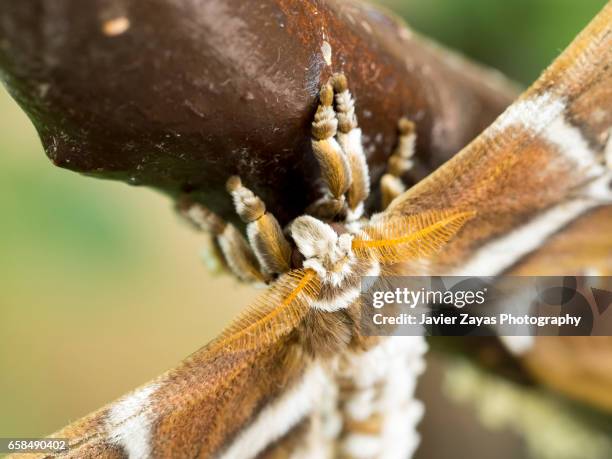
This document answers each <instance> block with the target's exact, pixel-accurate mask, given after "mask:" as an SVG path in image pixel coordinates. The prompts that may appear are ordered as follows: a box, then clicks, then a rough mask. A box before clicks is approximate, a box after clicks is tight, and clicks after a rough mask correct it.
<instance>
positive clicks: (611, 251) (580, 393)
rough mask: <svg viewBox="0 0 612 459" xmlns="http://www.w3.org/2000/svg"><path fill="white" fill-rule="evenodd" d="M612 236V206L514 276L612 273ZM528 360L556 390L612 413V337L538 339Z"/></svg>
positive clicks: (578, 224)
mask: <svg viewBox="0 0 612 459" xmlns="http://www.w3.org/2000/svg"><path fill="white" fill-rule="evenodd" d="M611 235H612V206H604V207H600V208H598V209H594V210H592V211H590V212H588V213H587V214H585V215H583V216H581V217H579V218H578V219H576V221H574V222H572V223H571V224H570V225H568V226H567V227H566V228H564V229H563V231H560V232H559V233H558V234H556V235H554V236H553V237H552V238H551V239H550V240H549V241H548V242H547V243H546V244H545V245H543V246H542V247H540V248H539V249H538V250H536V251H535V252H533V253H532V254H530V255H529V256H527V257H525V259H523V260H521V262H520V263H519V264H517V265H516V266H514V267H513V269H512V270H511V271H510V272H509V273H508V274H509V275H512V276H527V275H529V276H533V275H541V276H557V275H601V276H612V237H611ZM605 279H606V278H602V281H605ZM602 288H606V286H602ZM606 289H608V288H606ZM522 361H523V362H524V363H525V365H526V367H527V369H528V370H529V372H530V373H531V374H532V375H533V376H534V377H535V378H536V379H537V380H539V381H541V382H543V383H545V384H546V385H547V386H549V387H551V388H553V389H554V390H557V391H559V392H561V393H563V394H564V395H566V396H569V397H571V398H574V399H577V400H580V401H582V402H586V403H589V404H591V405H593V406H594V407H595V408H597V409H600V410H602V409H603V410H607V411H609V412H612V390H611V388H612V338H611V337H609V336H588V337H581V336H546V337H544V336H542V337H537V338H536V340H535V342H534V344H533V346H532V347H531V348H530V349H529V350H528V351H527V352H526V353H525V354H524V355H523V356H522Z"/></svg>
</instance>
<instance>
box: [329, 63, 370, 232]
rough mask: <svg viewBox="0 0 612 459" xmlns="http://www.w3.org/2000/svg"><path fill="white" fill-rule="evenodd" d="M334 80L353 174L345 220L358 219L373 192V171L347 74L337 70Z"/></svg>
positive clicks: (340, 125) (340, 135) (342, 143)
mask: <svg viewBox="0 0 612 459" xmlns="http://www.w3.org/2000/svg"><path fill="white" fill-rule="evenodd" d="M332 82H333V87H334V91H335V98H336V117H337V119H338V132H337V134H336V139H337V141H338V143H339V144H340V147H342V150H343V151H344V153H345V155H346V158H347V160H348V164H349V169H350V177H351V181H350V185H349V188H348V191H347V192H346V198H347V204H348V209H347V216H346V220H347V221H355V220H358V219H359V218H361V216H362V215H363V203H364V201H365V200H366V199H367V198H368V196H369V194H370V173H369V170H368V163H367V161H366V157H365V154H364V151H363V144H362V142H361V129H360V128H359V125H358V123H357V116H356V115H355V99H354V98H353V96H352V94H351V92H350V91H349V89H348V83H347V80H346V76H344V75H343V74H336V75H334V76H333V78H332Z"/></svg>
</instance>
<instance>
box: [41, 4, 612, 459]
mask: <svg viewBox="0 0 612 459" xmlns="http://www.w3.org/2000/svg"><path fill="white" fill-rule="evenodd" d="M611 64H612V5H610V4H608V5H607V6H606V7H604V9H603V10H602V12H601V13H600V14H599V15H598V16H597V17H596V18H595V19H594V20H593V21H592V22H591V24H590V25H589V26H587V28H586V29H585V30H584V31H583V32H582V33H581V34H580V35H579V36H578V37H577V38H576V39H575V40H574V42H573V43H572V44H571V45H570V46H569V47H568V49H567V50H566V51H565V52H564V53H563V54H562V55H561V56H560V57H559V58H557V60H555V62H554V63H553V64H552V65H551V66H550V67H549V68H548V69H547V70H546V71H545V72H544V73H543V75H542V76H541V77H540V78H539V79H538V80H537V81H536V82H535V83H534V84H533V85H532V86H531V87H530V88H529V89H528V90H527V91H526V92H525V93H523V94H522V95H521V96H520V98H519V99H518V100H517V101H516V102H515V103H514V104H512V105H511V106H510V107H509V108H508V109H507V110H506V111H505V113H504V114H502V115H501V116H500V117H499V118H498V119H497V120H496V121H495V122H494V123H493V124H492V125H491V126H490V127H489V128H488V129H486V130H485V131H484V132H483V133H482V134H481V135H480V136H479V137H478V138H476V139H475V140H474V141H472V142H471V143H470V144H469V145H468V146H467V147H466V148H465V149H464V150H462V151H461V152H460V153H458V154H457V155H456V156H455V157H453V158H452V159H451V160H449V161H448V162H447V163H446V164H444V165H443V166H442V167H441V168H439V169H438V170H437V171H435V172H434V173H433V174H431V175H430V176H429V177H427V178H426V179H424V180H423V181H421V182H419V183H418V184H416V185H415V186H413V187H412V188H410V189H408V190H404V186H403V183H402V181H401V176H402V175H403V173H405V172H406V171H407V170H409V168H410V167H411V155H412V154H413V152H414V140H415V134H414V126H413V124H412V123H411V122H409V121H407V120H402V121H400V123H399V130H400V137H399V142H398V146H397V149H396V151H395V152H394V153H393V155H391V156H390V158H389V164H388V171H387V174H386V175H385V176H384V177H383V178H382V180H381V182H380V198H381V202H382V206H381V207H383V208H384V210H382V211H381V212H379V213H377V214H374V215H371V216H369V218H367V217H366V216H364V206H363V203H364V201H365V200H366V199H367V198H368V195H369V191H370V190H369V186H370V183H369V182H370V180H369V175H368V170H367V161H366V158H365V155H364V152H363V148H362V146H361V139H360V138H361V131H360V130H359V127H358V125H357V119H356V117H355V113H354V100H353V97H352V95H351V93H350V91H349V89H348V83H347V81H346V79H345V78H344V77H343V76H342V75H337V76H335V77H334V78H333V79H332V80H331V81H330V82H329V83H327V84H325V85H324V86H323V88H322V90H321V93H320V97H319V106H318V109H317V112H316V115H315V118H314V122H313V129H312V133H313V138H312V144H313V152H314V155H315V157H316V159H317V161H318V163H319V165H320V168H321V178H322V180H321V184H322V194H321V198H320V199H319V200H318V201H316V202H315V203H313V204H312V205H311V206H310V207H309V208H308V209H306V210H305V214H304V215H303V216H300V217H298V218H297V219H295V220H294V221H293V222H292V223H291V224H290V225H289V227H288V228H286V229H283V228H281V227H280V225H279V223H278V222H277V221H276V219H275V218H274V216H273V215H272V214H271V213H269V212H267V211H266V208H265V204H264V203H263V201H262V200H261V199H260V198H259V197H258V196H257V195H256V194H254V193H253V192H252V191H251V190H249V189H248V188H247V186H245V183H243V181H244V180H246V179H247V178H238V177H231V178H229V180H228V190H229V192H230V194H231V195H232V198H233V200H234V204H235V207H236V210H237V213H238V214H239V216H240V217H241V218H242V220H243V221H244V222H245V223H246V232H247V238H246V239H245V238H244V236H242V234H241V232H240V231H239V230H238V229H237V228H236V227H235V226H233V225H231V224H228V223H226V222H224V221H223V220H221V219H220V218H219V217H218V216H216V215H214V214H213V213H211V212H210V211H208V210H207V209H206V208H204V207H202V206H200V205H197V204H194V203H191V202H189V201H187V200H185V201H184V202H182V203H181V205H180V209H181V211H182V212H183V213H184V214H185V215H187V216H188V217H189V218H190V219H191V220H192V221H194V222H195V223H197V224H198V225H199V226H200V227H202V228H204V229H206V230H208V231H210V232H211V233H212V234H213V235H214V240H215V246H216V248H217V250H218V252H219V254H220V256H221V257H222V259H223V260H224V262H225V263H226V265H227V266H228V268H229V269H230V270H231V271H232V272H234V273H235V274H236V275H237V276H238V277H240V278H241V279H243V280H245V281H251V282H259V283H267V284H268V288H267V290H266V292H265V293H263V294H262V296H261V297H260V298H259V299H258V300H257V302H256V303H255V304H254V305H253V306H251V307H250V308H249V309H248V310H246V311H245V312H244V314H242V315H241V316H240V317H239V318H238V319H237V320H236V321H235V322H234V324H232V325H231V326H230V327H229V328H228V329H227V330H226V331H225V332H223V333H222V334H221V335H220V336H219V337H218V338H217V339H215V340H214V341H212V342H211V343H209V344H208V345H206V346H205V347H203V348H202V349H201V350H199V351H197V352H196V353H194V354H193V355H191V356H190V357H188V358H187V359H186V360H185V361H184V362H183V363H181V364H180V365H179V366H178V367H176V368H175V369H173V370H171V371H169V372H167V373H166V374H164V375H162V376H160V377H159V378H157V379H155V380H154V381H152V382H150V383H148V384H146V385H144V386H142V387H141V388H139V389H137V390H135V391H134V392H132V393H131V394H128V395H126V396H125V397H123V398H121V399H119V400H118V401H116V402H114V403H112V404H110V405H109V406H107V407H105V408H102V409H101V410H99V411H97V412H95V413H93V414H91V415H90V416H87V417H85V418H84V419H82V420H80V421H77V422H76V423H74V424H72V425H70V426H68V427H66V428H65V429H63V430H60V431H59V432H57V433H55V434H54V435H52V437H56V438H68V439H69V443H70V447H71V448H70V450H69V451H67V452H65V453H62V454H58V455H56V456H53V455H50V456H44V457H75V458H77V457H78V458H94V457H106V458H115V457H116V458H123V457H130V458H147V457H160V458H166V457H178V458H182V457H202V458H208V457H214V458H223V459H228V458H252V457H275V458H276V457H308V458H310V457H333V456H340V457H349V458H350V457H354V458H370V457H371V458H374V457H384V458H392V457H398V458H400V457H404V458H405V457H409V456H410V455H411V454H412V452H413V451H414V449H415V447H416V445H417V444H418V436H417V434H416V431H415V430H414V426H415V424H416V423H417V422H418V419H419V418H420V415H421V413H422V407H421V406H420V405H419V403H418V402H417V401H415V400H414V399H413V390H414V383H415V380H416V376H417V375H418V373H419V372H420V371H421V370H422V354H423V353H424V352H425V349H426V344H425V342H424V340H423V338H422V337H389V338H382V337H367V336H364V335H362V334H361V333H360V328H359V317H360V314H361V312H362V308H363V304H362V303H361V301H360V295H359V292H360V285H359V284H360V280H361V278H362V277H363V276H384V275H385V274H389V273H401V274H403V275H423V274H440V275H487V276H495V275H501V274H503V273H505V272H508V271H512V270H513V269H516V268H517V267H520V266H522V267H523V269H524V272H525V273H529V272H530V270H529V263H531V261H530V260H531V259H532V258H531V257H534V256H536V257H537V256H538V254H540V255H541V254H545V253H547V251H549V250H550V247H549V246H548V245H547V244H548V243H549V241H551V240H553V239H554V238H555V237H557V236H558V235H559V234H563V233H564V232H565V231H569V230H572V227H573V226H574V225H576V224H584V222H587V223H588V222H589V221H593V219H595V221H599V219H601V218H602V214H603V215H604V217H603V218H605V216H606V215H607V217H608V218H609V217H610V215H612V212H610V210H611V208H612V141H611V140H610V129H611V126H612V92H611V88H612V74H611V72H610V65H611ZM595 231H596V229H595ZM602 240H603V243H602V244H601V245H600V246H599V247H603V248H608V249H609V248H610V246H611V245H612V242H611V241H610V237H609V234H608V235H607V238H606V237H605V235H604V237H603V239H602ZM609 254H610V252H607V253H606V252H605V251H604V252H603V253H599V252H597V251H596V252H595V253H592V254H588V255H587V256H584V257H581V258H579V261H577V262H575V263H574V264H573V266H572V269H574V268H575V269H587V268H589V267H590V266H589V265H591V264H598V266H599V267H603V268H601V269H604V268H605V267H606V266H609V265H608V264H606V263H609V261H606V260H609V256H610V255H609ZM602 260H603V261H602ZM525 266H527V267H525ZM536 270H537V268H536ZM531 272H533V270H532V271H531Z"/></svg>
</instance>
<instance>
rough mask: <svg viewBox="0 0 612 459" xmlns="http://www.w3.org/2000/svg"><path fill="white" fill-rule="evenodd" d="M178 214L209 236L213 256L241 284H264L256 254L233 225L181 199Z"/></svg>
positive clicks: (201, 207) (201, 206) (264, 279)
mask: <svg viewBox="0 0 612 459" xmlns="http://www.w3.org/2000/svg"><path fill="white" fill-rule="evenodd" d="M179 212H180V214H181V215H183V216H184V217H185V218H186V219H187V220H188V221H190V222H191V223H192V224H193V225H194V226H196V227H197V228H198V229H200V230H202V231H205V232H207V233H209V234H210V236H211V244H212V247H213V254H214V255H216V256H217V257H218V258H219V261H220V262H221V264H222V265H223V266H225V267H227V268H228V269H229V270H230V271H231V272H232V273H233V274H234V275H235V276H236V277H237V278H238V279H240V280H241V281H243V282H264V281H266V280H268V279H267V278H266V277H265V276H264V275H263V273H262V272H261V271H260V270H259V267H258V263H257V259H256V258H255V254H254V253H253V251H252V250H251V248H250V247H249V244H248V242H247V241H246V239H245V238H244V237H243V236H242V234H240V231H238V229H236V227H235V226H234V225H232V224H229V223H227V222H226V221H225V220H223V219H222V218H221V217H219V216H218V215H217V214H215V213H214V212H212V211H211V210H210V209H208V208H207V207H205V206H203V205H202V204H199V203H195V202H190V201H186V200H183V201H182V202H180V203H179Z"/></svg>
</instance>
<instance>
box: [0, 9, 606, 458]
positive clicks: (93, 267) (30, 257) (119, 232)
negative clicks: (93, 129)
mask: <svg viewBox="0 0 612 459" xmlns="http://www.w3.org/2000/svg"><path fill="white" fill-rule="evenodd" d="M381 3H384V4H385V5H386V6H387V7H389V8H391V9H393V10H395V11H396V12H398V13H400V14H401V15H402V16H404V17H405V18H406V20H407V21H408V23H409V24H410V25H411V26H412V27H413V28H414V29H416V30H418V31H420V32H421V33H423V34H425V35H429V36H431V37H434V38H436V39H437V40H439V41H440V42H442V43H444V44H446V45H448V46H450V47H453V48H456V49H458V50H460V51H462V52H464V53H465V54H466V55H468V56H471V57H473V58H475V59H477V60H479V61H481V62H484V63H487V64H489V65H492V66H494V67H496V68H498V69H500V70H501V71H502V72H504V73H505V74H506V75H508V76H509V77H511V78H513V79H515V80H517V81H519V82H520V83H522V84H528V83H529V82H530V81H532V80H533V79H534V78H536V77H537V75H538V74H539V72H540V71H541V70H542V69H543V68H544V67H545V66H546V65H547V64H548V63H549V62H550V61H551V60H552V59H553V58H554V57H555V56H556V55H557V54H559V52H560V51H561V50H562V49H563V48H564V47H565V46H566V45H567V44H568V43H569V42H570V41H571V39H572V38H573V37H574V36H575V35H576V34H577V33H578V32H579V31H580V29H582V28H583V27H584V26H585V25H586V23H587V22H588V21H589V19H590V18H592V17H593V16H594V15H595V13H596V12H597V11H598V10H599V9H600V8H601V7H602V6H603V5H604V3H605V2H604V1H603V0H513V1H508V0H420V1H416V0H410V1H405V0H384V1H383V2H381ZM0 91H1V92H0V133H1V135H0V209H1V211H2V213H1V216H0V257H1V262H0V343H1V345H0V372H1V374H2V377H0V437H6V436H34V435H42V434H46V433H49V432H51V431H53V430H55V429H57V428H59V427H61V426H63V425H64V424H65V423H66V422H67V421H69V420H72V419H75V418H77V417H79V416H81V415H83V414H86V413H87V412H88V411H90V410H93V409H95V408H97V407H99V406H100V405H102V404H104V403H106V402H108V401H110V400H112V399H114V398H116V397H117V396H119V395H121V394H122V393H123V392H125V391H127V390H129V389H130V388H133V387H134V386H136V385H138V384H140V383H142V382H144V381H146V380H148V379H150V378H152V377H154V376H156V375H157V374H158V373H160V372H162V371H163V370H165V369H167V368H168V367H170V366H173V365H174V364H175V363H176V362H177V361H178V360H180V359H181V358H182V357H184V356H186V355H188V354H189V353H191V352H192V351H194V350H195V349H196V348H198V347H199V346H200V345H202V344H203V343H205V342H206V341H207V340H208V339H210V338H211V336H213V335H214V334H215V333H216V332H218V331H219V330H220V329H221V328H222V327H223V325H224V324H225V323H226V322H227V321H228V320H229V319H230V317H231V316H233V315H234V314H235V313H236V312H237V311H238V310H239V309H240V307H241V306H243V305H244V304H246V303H247V301H248V300H249V298H250V297H252V296H253V295H254V292H253V290H252V289H250V288H248V287H244V286H241V285H239V284H237V283H236V282H235V281H234V280H233V279H230V278H228V277H213V276H211V275H210V274H209V273H208V272H207V271H206V269H205V267H204V266H203V263H202V262H201V258H200V257H199V256H198V253H200V252H201V251H202V249H203V247H205V245H206V242H205V241H206V238H205V237H203V236H202V235H199V234H196V233H194V232H193V231H192V230H191V229H190V228H188V227H187V226H186V225H184V224H182V223H180V222H179V220H178V218H176V217H175V216H174V214H173V213H172V211H171V203H170V202H169V200H168V199H167V198H165V197H163V196H161V195H159V194H156V193H155V192H153V191H150V190H146V189H139V188H130V187H128V186H126V185H123V184H120V183H113V182H105V181H99V180H93V179H90V178H85V177H81V176H78V175H76V174H74V173H72V172H68V171H65V170H61V169H57V168H54V167H52V166H51V164H50V163H49V161H48V160H47V159H46V157H45V155H44V153H43V150H42V148H41V146H40V143H39V141H38V138H37V135H36V133H35V131H34V129H33V128H32V126H31V124H30V123H29V121H28V119H27V118H26V116H25V115H24V114H23V113H22V112H21V111H20V109H19V108H18V107H17V106H16V104H15V103H14V102H13V101H12V100H11V99H10V98H9V97H8V95H7V94H6V93H5V92H4V90H0ZM440 403H442V402H440ZM447 413H448V411H447ZM499 441H502V440H499ZM432 457H433V456H432Z"/></svg>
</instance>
